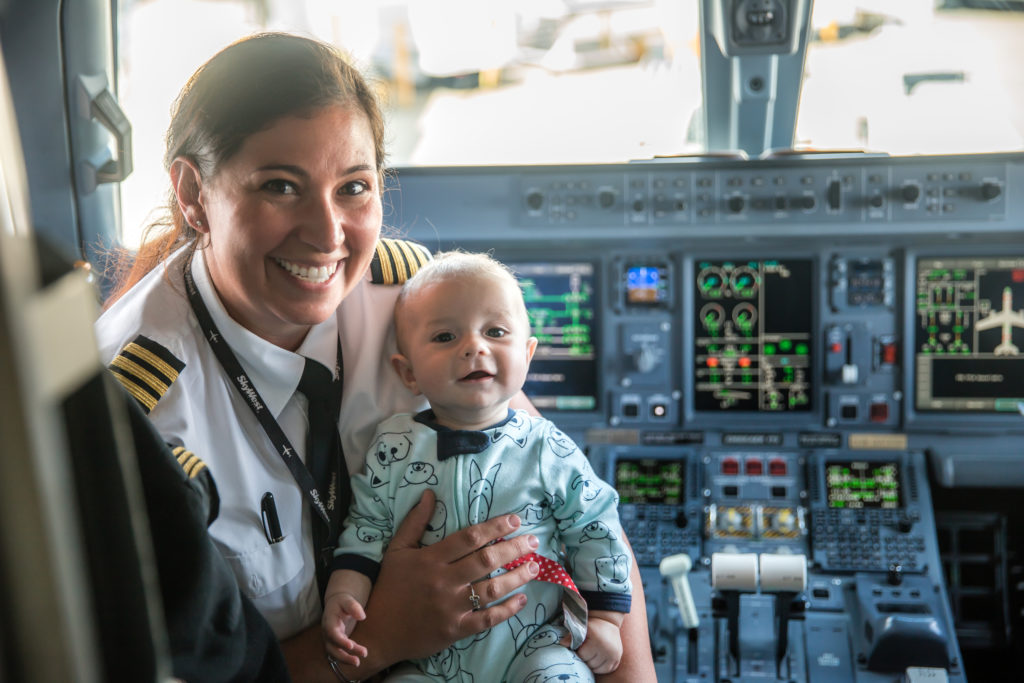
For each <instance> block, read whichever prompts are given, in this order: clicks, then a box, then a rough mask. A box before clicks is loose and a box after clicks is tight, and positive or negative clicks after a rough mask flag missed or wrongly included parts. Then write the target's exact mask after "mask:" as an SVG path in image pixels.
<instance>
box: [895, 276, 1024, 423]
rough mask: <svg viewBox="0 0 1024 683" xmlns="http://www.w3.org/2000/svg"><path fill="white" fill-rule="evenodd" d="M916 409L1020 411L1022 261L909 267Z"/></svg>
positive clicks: (1023, 396) (1023, 381)
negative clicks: (912, 273) (912, 270)
mask: <svg viewBox="0 0 1024 683" xmlns="http://www.w3.org/2000/svg"><path fill="white" fill-rule="evenodd" d="M915 294H916V311H915V314H916V321H917V329H916V331H915V336H914V344H915V348H914V368H915V373H914V385H915V396H916V406H917V409H918V410H922V411H927V410H935V411H949V412H992V413H1000V412H1006V413H1017V412H1018V411H1019V410H1020V409H1021V408H1022V407H1024V355H1022V352H1024V258H999V257H990V258H948V259H920V260H919V261H918V262H917V286H916V293H915Z"/></svg>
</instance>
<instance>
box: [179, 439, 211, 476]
mask: <svg viewBox="0 0 1024 683" xmlns="http://www.w3.org/2000/svg"><path fill="white" fill-rule="evenodd" d="M172 452H173V453H174V456H175V457H176V458H177V459H178V464H179V465H181V469H183V470H185V474H186V475H188V478H189V479H193V478H195V476H196V475H197V474H199V473H200V472H202V471H203V469H204V468H205V467H206V463H205V462H203V461H202V460H200V459H199V456H197V455H196V454H195V453H193V452H192V451H189V450H186V449H185V447H184V446H177V447H175V448H174V450H173V451H172Z"/></svg>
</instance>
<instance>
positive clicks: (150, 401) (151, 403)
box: [111, 368, 157, 413]
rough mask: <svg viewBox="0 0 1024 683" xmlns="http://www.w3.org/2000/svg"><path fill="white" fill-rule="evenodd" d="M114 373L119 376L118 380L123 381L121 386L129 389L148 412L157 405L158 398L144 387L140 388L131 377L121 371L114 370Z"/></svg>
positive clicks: (116, 376)
mask: <svg viewBox="0 0 1024 683" xmlns="http://www.w3.org/2000/svg"><path fill="white" fill-rule="evenodd" d="M111 369H113V368H111ZM113 375H114V377H115V378H117V381H118V382H120V383H121V386H123V387H124V388H125V389H127V390H128V393H129V394H131V395H132V397H133V398H134V399H135V400H136V401H138V402H139V403H140V404H141V405H142V409H143V410H144V411H145V412H146V413H148V412H149V411H151V410H153V408H155V407H156V404H157V399H156V398H155V397H154V396H150V395H149V394H148V393H146V392H145V391H144V390H143V389H140V388H139V386H138V385H137V384H135V382H134V381H132V380H131V379H130V378H128V377H125V376H123V375H122V374H121V373H119V372H114V373H113Z"/></svg>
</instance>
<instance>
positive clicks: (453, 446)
mask: <svg viewBox="0 0 1024 683" xmlns="http://www.w3.org/2000/svg"><path fill="white" fill-rule="evenodd" d="M514 415H515V412H514V411H513V410H512V409H511V408H509V411H508V415H506V416H505V419H504V420H502V421H501V422H498V423H496V424H493V425H491V426H490V427H485V428H484V429H481V430H480V431H474V430H471V429H450V428H448V427H445V426H444V425H441V424H438V423H437V419H436V416H435V415H434V411H433V410H430V409H427V410H424V411H421V412H419V413H416V415H415V416H414V417H413V419H414V420H415V421H416V422H419V423H420V424H423V425H426V426H427V427H430V428H431V429H433V430H434V431H435V432H437V459H438V460H447V459H448V458H451V457H454V456H456V455H476V454H477V453H482V452H483V451H484V450H485V449H486V448H487V447H488V446H489V445H490V444H491V436H492V435H491V434H488V432H489V431H490V430H492V429H497V428H498V427H502V426H504V425H506V424H508V421H509V420H511V419H512V417H513V416H514Z"/></svg>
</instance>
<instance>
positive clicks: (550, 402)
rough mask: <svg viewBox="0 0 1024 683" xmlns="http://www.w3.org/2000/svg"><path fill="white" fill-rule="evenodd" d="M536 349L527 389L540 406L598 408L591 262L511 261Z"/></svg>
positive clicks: (596, 320)
mask: <svg viewBox="0 0 1024 683" xmlns="http://www.w3.org/2000/svg"><path fill="white" fill-rule="evenodd" d="M508 265H509V267H510V268H511V269H512V270H513V271H514V272H515V274H516V277H518V278H519V284H520V286H521V287H522V289H523V297H524V298H525V300H526V309H527V312H528V313H529V315H530V328H531V334H532V335H533V336H535V337H537V340H538V344H537V352H536V353H535V354H534V356H533V362H531V363H530V370H529V373H528V374H527V376H526V385H525V387H524V391H525V392H526V395H527V396H529V397H530V400H531V401H532V402H533V404H534V405H535V406H537V408H538V409H539V410H541V411H552V410H565V411H588V410H595V409H596V408H597V396H598V386H597V374H598V372H597V353H596V344H597V341H596V336H597V330H598V329H599V327H598V305H597V302H596V301H595V299H594V297H595V292H596V291H597V287H596V286H595V282H594V273H595V268H594V264H592V263H550V262H530V263H509V264H508Z"/></svg>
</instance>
